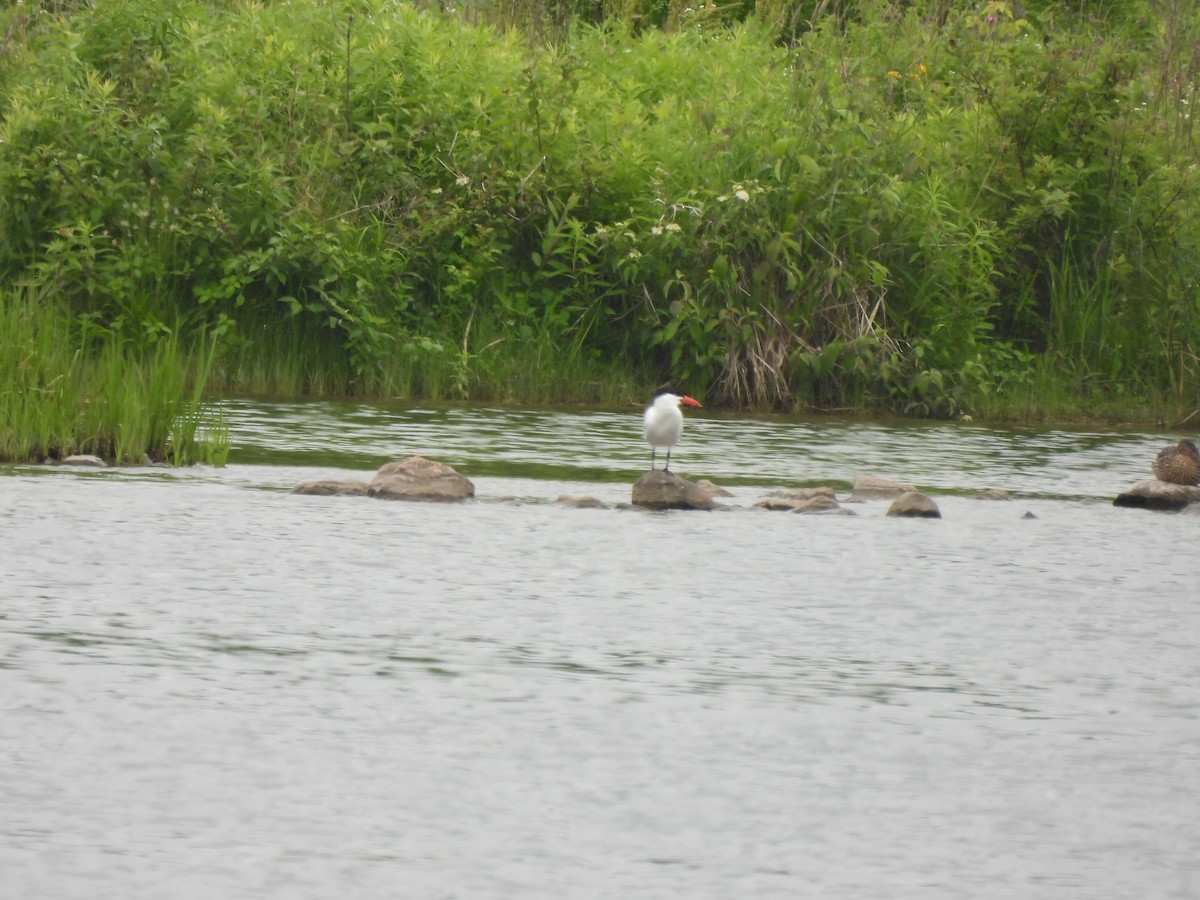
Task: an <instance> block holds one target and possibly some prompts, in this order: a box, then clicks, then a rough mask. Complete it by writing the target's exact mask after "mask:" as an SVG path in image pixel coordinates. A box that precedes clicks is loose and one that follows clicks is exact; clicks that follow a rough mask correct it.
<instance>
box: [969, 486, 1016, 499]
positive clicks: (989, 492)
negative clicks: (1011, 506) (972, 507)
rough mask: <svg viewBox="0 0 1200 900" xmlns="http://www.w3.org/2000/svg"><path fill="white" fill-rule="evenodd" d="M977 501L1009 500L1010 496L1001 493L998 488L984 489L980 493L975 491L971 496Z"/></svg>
mask: <svg viewBox="0 0 1200 900" xmlns="http://www.w3.org/2000/svg"><path fill="white" fill-rule="evenodd" d="M971 496H972V497H974V498H975V499H977V500H1011V499H1012V495H1011V494H1010V493H1009V492H1008V491H1002V490H1000V488H986V489H984V490H982V491H976V492H975V493H974V494H972V495H971Z"/></svg>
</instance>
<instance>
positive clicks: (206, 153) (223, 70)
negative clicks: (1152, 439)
mask: <svg viewBox="0 0 1200 900" xmlns="http://www.w3.org/2000/svg"><path fill="white" fill-rule="evenodd" d="M1092 6H1094V5H1091V4H1080V5H1075V4H1067V5H1064V4H1059V3H1056V2H1049V0H1040V2H1034V0H1029V2H1027V3H1026V4H1025V5H1024V8H1023V9H1021V10H1018V4H1015V3H1011V4H1010V3H1006V2H981V3H979V4H975V5H973V6H970V7H969V8H967V7H966V6H965V5H963V4H954V3H949V2H946V0H923V2H921V0H918V2H899V0H759V2H757V3H750V2H749V0H743V2H736V0H735V2H732V3H729V4H723V5H717V6H708V5H700V6H692V7H689V6H686V5H684V4H683V3H681V2H679V0H602V2H600V3H587V4H584V3H575V4H545V5H543V4H540V3H538V2H535V0H526V2H525V3H522V4H518V3H513V2H509V3H497V4H468V5H467V6H465V7H463V8H462V9H461V10H454V9H447V10H446V11H444V12H438V11H435V10H429V9H418V8H415V7H410V6H404V5H401V4H398V3H395V2H387V0H326V2H321V3H317V2H313V0H308V2H302V0H290V2H289V0H278V2H261V3H255V2H234V0H209V2H201V0H109V2H105V3H100V4H95V5H94V6H93V5H89V4H84V3H75V2H66V0H59V2H44V3H43V4H42V5H41V6H40V7H37V6H36V5H33V6H30V5H28V4H27V5H25V6H22V7H12V6H10V7H7V8H6V9H5V10H4V11H3V12H0V34H4V35H6V37H4V38H3V42H2V43H0V141H2V142H3V143H0V230H2V233H3V235H4V241H3V243H2V244H0V285H5V284H7V285H9V286H10V290H9V291H8V292H6V293H0V297H3V302H4V303H6V304H9V303H11V304H15V306H14V310H13V312H11V313H10V312H7V311H6V312H5V315H8V316H19V315H21V314H22V313H21V311H22V310H25V313H26V314H28V305H29V304H30V303H36V304H40V305H42V306H43V307H44V309H45V315H47V316H52V317H54V316H62V317H64V318H65V319H66V320H67V321H69V322H70V331H71V333H72V334H73V335H75V336H76V337H77V339H78V336H80V335H83V336H85V337H86V338H87V340H86V341H84V342H83V343H80V344H79V347H80V353H81V354H82V355H83V356H84V357H86V358H89V359H90V358H92V357H96V358H97V359H101V360H102V359H103V358H105V354H108V355H110V356H111V355H114V354H116V355H117V356H120V357H121V358H123V359H125V360H126V361H127V362H128V363H129V364H130V365H133V364H134V361H135V360H136V361H137V364H138V365H143V364H146V363H145V361H146V360H147V359H153V358H157V357H156V356H155V354H157V353H159V352H160V350H158V349H156V348H159V347H164V346H169V347H170V348H171V349H170V351H169V353H165V351H163V352H164V355H169V356H172V357H173V358H174V359H176V360H177V361H180V362H182V361H185V360H187V361H188V362H189V365H192V366H200V365H201V364H203V365H204V366H210V368H207V369H202V368H193V369H192V370H191V373H190V374H191V375H193V376H195V377H191V378H188V379H185V380H184V382H181V384H183V383H186V384H187V385H189V386H194V385H197V384H200V386H201V387H203V388H205V389H207V390H209V391H217V392H220V391H230V392H241V393H259V392H278V393H287V394H304V393H328V394H338V393H358V394H363V395H368V396H370V395H377V396H399V397H424V398H433V399H437V398H444V397H458V398H465V399H486V400H504V401H520V402H592V403H611V402H615V401H618V400H623V399H626V398H629V397H639V398H640V397H641V396H643V395H644V392H645V391H646V390H647V388H648V387H650V386H652V385H654V384H656V383H658V382H661V381H665V380H668V379H671V380H673V381H674V382H675V383H676V384H678V385H681V386H686V388H687V389H688V391H689V392H691V393H694V394H697V395H701V396H703V397H704V399H705V402H706V403H708V404H711V405H724V406H728V407H734V408H758V409H801V410H803V409H842V410H846V409H849V410H857V411H882V410H887V411H895V412H900V413H903V414H910V415H922V416H946V415H959V414H965V413H972V414H975V415H983V416H988V417H993V418H1004V417H1018V418H1037V417H1042V416H1046V415H1052V416H1053V415H1066V416H1070V417H1074V416H1075V415H1076V414H1081V415H1083V416H1084V417H1087V416H1108V415H1116V416H1123V417H1142V416H1149V417H1154V418H1165V419H1167V420H1172V419H1176V418H1180V417H1182V416H1184V415H1186V414H1187V413H1189V412H1191V411H1192V410H1193V409H1194V408H1195V407H1196V406H1197V405H1200V403H1198V401H1197V394H1198V393H1200V357H1198V356H1197V352H1196V351H1197V348H1198V347H1200V299H1198V298H1200V290H1198V286H1197V277H1198V275H1200V255H1198V252H1197V249H1198V248H1200V168H1198V167H1197V165H1196V160H1197V159H1198V158H1200V152H1198V149H1200V148H1198V147H1197V135H1196V130H1195V128H1194V124H1193V120H1192V116H1191V110H1192V109H1193V108H1194V107H1195V106H1196V105H1197V103H1198V102H1200V94H1198V92H1197V84H1198V82H1200V55H1198V54H1200V51H1198V50H1197V47H1200V11H1198V10H1197V8H1196V7H1195V5H1194V4H1189V3H1181V2H1178V0H1113V2H1110V3H1106V4H1101V5H1095V6H1099V7H1100V11H1096V10H1093V9H1091V7H1092ZM1068 7H1069V8H1068ZM19 284H23V285H30V286H31V288H29V289H22V288H17V287H16V285H19ZM51 301H52V302H51ZM61 327H64V328H66V327H67V326H66V325H63V326H61ZM198 342H215V343H198ZM200 346H203V347H205V348H208V349H205V350H196V349H194V347H200ZM114 358H115V357H114ZM69 359H70V357H64V358H63V361H64V362H65V361H67V360H69ZM114 364H115V363H114ZM4 377H5V376H3V375H2V374H0V379H3V378H4ZM201 382H202V383H201ZM187 390H192V387H188V388H187ZM193 396H194V395H193ZM6 398H7V395H6ZM3 402H8V400H7V399H5V400H4V401H3ZM22 402H28V401H22ZM190 408H193V409H194V406H193V407H190ZM21 440H25V439H24V438H23V437H22V438H21ZM58 440H63V439H62V438H59V439H58ZM139 440H140V438H139ZM126 443H128V442H126ZM68 444H69V442H68ZM68 444H64V445H63V446H67V445H68ZM122 446H124V444H123V445H122ZM39 452H40V451H39Z"/></svg>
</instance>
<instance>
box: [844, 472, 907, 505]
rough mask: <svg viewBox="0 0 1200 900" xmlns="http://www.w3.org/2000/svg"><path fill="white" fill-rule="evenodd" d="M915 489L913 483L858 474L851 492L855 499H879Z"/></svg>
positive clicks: (896, 495)
mask: <svg viewBox="0 0 1200 900" xmlns="http://www.w3.org/2000/svg"><path fill="white" fill-rule="evenodd" d="M916 489H917V488H916V486H915V485H911V484H904V483H903V482H900V481H888V480H887V479H886V478H876V477H875V476H874V475H859V476H857V477H856V478H855V479H854V487H853V494H854V499H855V500H879V499H884V498H887V497H898V496H900V495H901V494H905V493H909V492H910V491H915V490H916Z"/></svg>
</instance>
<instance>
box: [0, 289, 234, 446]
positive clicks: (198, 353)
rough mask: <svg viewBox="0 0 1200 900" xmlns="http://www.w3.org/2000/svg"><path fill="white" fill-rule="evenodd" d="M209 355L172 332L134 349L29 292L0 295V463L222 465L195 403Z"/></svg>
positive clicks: (217, 439)
mask: <svg viewBox="0 0 1200 900" xmlns="http://www.w3.org/2000/svg"><path fill="white" fill-rule="evenodd" d="M213 353H214V347H213V346H212V345H211V344H208V345H201V346H197V347H194V348H189V347H186V346H185V345H184V344H183V342H182V340H181V339H180V338H179V337H178V336H177V335H175V334H168V335H164V336H162V337H160V338H159V339H158V340H156V341H155V342H154V343H152V344H150V345H149V346H140V345H135V344H133V343H132V342H130V341H129V340H127V339H125V338H122V337H120V336H115V335H111V334H103V333H99V332H96V331H94V330H89V329H88V328H86V327H82V326H81V325H80V323H79V321H78V320H76V319H73V318H71V317H69V316H67V315H64V313H63V310H62V309H61V308H60V307H59V306H58V305H57V304H56V303H54V302H53V301H52V300H51V299H50V298H48V297H46V296H45V295H44V294H42V293H39V292H38V291H36V290H33V289H30V288H25V289H12V290H4V291H0V459H3V460H6V461H10V462H29V461H37V462H40V461H42V460H44V459H62V458H64V457H66V456H70V455H72V454H80V453H85V454H95V455H97V456H100V457H102V458H104V459H105V460H106V461H109V462H111V463H117V464H121V463H125V464H130V463H133V464H136V463H141V462H144V461H145V460H146V459H147V458H148V459H150V460H152V461H166V462H170V463H172V464H175V465H188V464H192V463H208V464H212V465H223V464H224V462H225V459H226V456H227V455H228V451H229V434H228V428H227V426H226V425H225V423H224V421H223V418H222V416H221V412H220V409H219V407H214V406H208V405H206V404H205V403H204V400H203V390H204V386H205V381H206V377H207V373H208V367H209V365H210V364H211V360H212V357H213Z"/></svg>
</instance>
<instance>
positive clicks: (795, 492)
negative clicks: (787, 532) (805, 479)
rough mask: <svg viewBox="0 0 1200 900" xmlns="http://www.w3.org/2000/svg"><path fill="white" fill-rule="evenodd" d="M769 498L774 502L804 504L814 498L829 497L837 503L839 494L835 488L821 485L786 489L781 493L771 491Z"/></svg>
mask: <svg viewBox="0 0 1200 900" xmlns="http://www.w3.org/2000/svg"><path fill="white" fill-rule="evenodd" d="M767 497H768V498H769V499H773V500H774V499H778V500H790V501H792V502H803V501H805V500H811V499H813V498H814V497H828V498H829V499H831V500H835V501H836V500H837V493H836V492H835V491H834V489H833V488H831V487H827V486H825V485H821V486H820V487H806V488H784V489H783V490H781V491H771V493H769V494H767Z"/></svg>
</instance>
